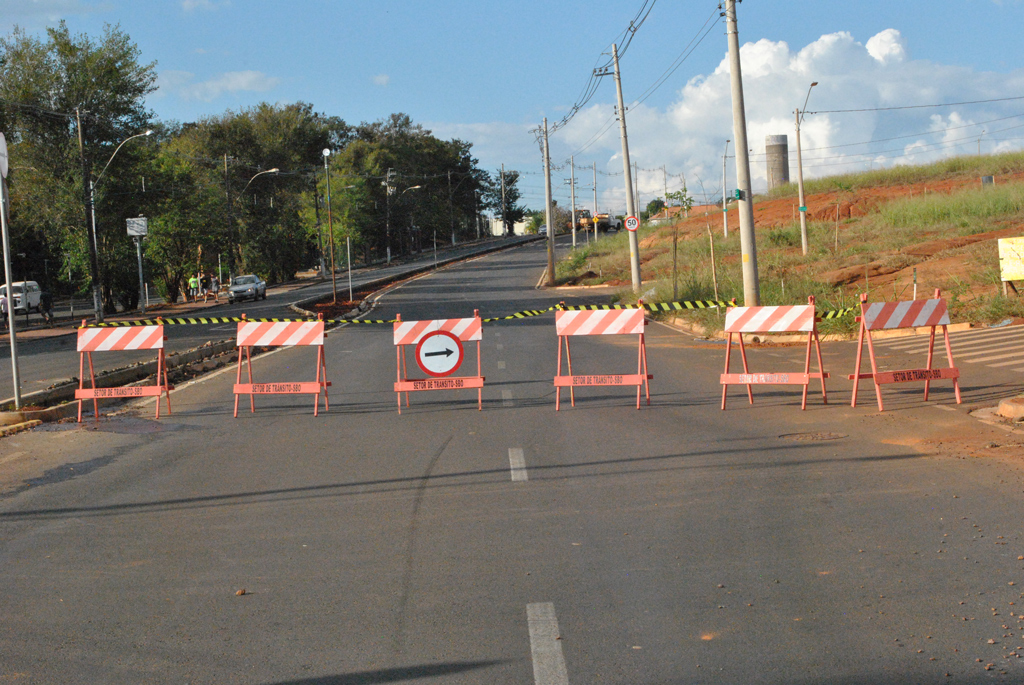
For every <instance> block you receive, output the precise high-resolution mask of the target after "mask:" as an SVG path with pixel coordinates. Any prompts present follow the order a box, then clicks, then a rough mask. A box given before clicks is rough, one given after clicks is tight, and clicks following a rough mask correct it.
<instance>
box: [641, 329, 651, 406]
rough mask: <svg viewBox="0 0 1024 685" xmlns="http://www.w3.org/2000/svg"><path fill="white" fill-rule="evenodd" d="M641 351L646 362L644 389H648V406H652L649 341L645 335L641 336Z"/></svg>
mask: <svg viewBox="0 0 1024 685" xmlns="http://www.w3.org/2000/svg"><path fill="white" fill-rule="evenodd" d="M640 350H641V352H642V353H643V360H644V372H643V373H644V387H645V388H647V406H648V407H649V406H651V382H650V380H649V379H648V378H647V340H646V339H645V338H644V334H643V333H641V334H640Z"/></svg>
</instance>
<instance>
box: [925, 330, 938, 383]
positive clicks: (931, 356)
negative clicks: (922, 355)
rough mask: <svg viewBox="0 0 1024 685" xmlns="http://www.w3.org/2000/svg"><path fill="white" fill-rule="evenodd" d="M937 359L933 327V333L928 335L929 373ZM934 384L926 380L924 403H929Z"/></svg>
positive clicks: (927, 366) (927, 367)
mask: <svg viewBox="0 0 1024 685" xmlns="http://www.w3.org/2000/svg"><path fill="white" fill-rule="evenodd" d="M934 358H935V326H932V330H931V333H929V334H928V364H927V365H926V366H925V368H926V369H928V370H929V371H931V370H932V360H933V359H934ZM931 384H932V382H931V381H930V380H925V382H924V401H925V402H927V401H928V390H929V389H930V388H931Z"/></svg>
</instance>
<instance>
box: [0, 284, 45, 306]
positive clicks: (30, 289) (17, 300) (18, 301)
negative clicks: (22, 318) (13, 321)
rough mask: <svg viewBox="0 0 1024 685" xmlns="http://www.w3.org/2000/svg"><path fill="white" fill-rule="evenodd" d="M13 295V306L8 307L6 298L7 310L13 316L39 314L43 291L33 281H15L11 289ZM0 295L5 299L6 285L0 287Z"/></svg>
mask: <svg viewBox="0 0 1024 685" xmlns="http://www.w3.org/2000/svg"><path fill="white" fill-rule="evenodd" d="M11 290H12V291H13V293H14V306H13V307H12V306H10V304H9V303H10V298H8V309H9V310H10V311H12V312H14V313H15V314H26V313H28V312H40V311H42V310H41V309H40V307H39V304H40V302H41V301H42V298H43V291H42V289H41V288H40V287H39V284H38V283H36V282H35V281H15V282H14V287H12V288H11ZM0 295H3V296H4V297H7V285H0Z"/></svg>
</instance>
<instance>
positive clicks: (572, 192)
mask: <svg viewBox="0 0 1024 685" xmlns="http://www.w3.org/2000/svg"><path fill="white" fill-rule="evenodd" d="M569 197H570V198H572V210H571V211H572V247H573V249H574V250H575V249H576V161H575V158H574V157H572V156H571V155H570V156H569Z"/></svg>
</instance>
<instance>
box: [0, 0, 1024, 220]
mask: <svg viewBox="0 0 1024 685" xmlns="http://www.w3.org/2000/svg"><path fill="white" fill-rule="evenodd" d="M642 10H643V11H645V12H646V10H649V13H647V14H646V20H645V21H644V22H643V23H642V25H640V27H639V29H637V30H636V32H635V34H634V35H633V38H632V41H631V42H630V44H629V47H628V49H627V50H626V51H625V53H624V54H623V55H622V59H621V72H622V87H623V96H624V98H625V102H626V123H627V128H628V132H629V141H630V156H631V158H632V160H633V161H634V162H636V164H637V166H638V168H639V170H640V171H639V174H638V183H639V186H640V194H641V204H646V203H647V202H648V201H649V200H651V199H654V198H655V197H657V196H663V195H664V193H665V188H666V186H667V188H668V191H669V192H673V191H675V190H678V189H679V188H680V187H682V185H683V183H684V182H685V183H686V185H687V187H688V190H689V192H690V193H691V194H693V195H695V196H697V198H698V200H700V199H701V198H702V196H703V195H708V196H714V195H719V196H720V194H721V192H722V162H723V154H724V153H725V154H726V156H727V158H726V160H725V161H726V164H727V184H726V185H727V186H728V187H729V188H733V187H735V183H736V181H735V178H736V171H735V160H734V159H733V158H732V154H733V153H734V150H733V148H732V147H731V146H730V147H728V148H727V147H726V140H731V139H733V138H734V135H733V128H732V127H733V123H732V104H731V96H730V84H729V80H730V76H729V68H728V61H727V44H726V36H725V24H724V21H723V20H722V19H721V18H720V16H719V14H720V11H719V9H718V2H717V1H715V0H700V1H697V0H654V3H653V5H652V4H651V1H650V0H648V1H647V3H646V5H645V2H644V0H589V1H588V2H578V1H576V0H563V1H562V2H554V3H552V2H542V1H540V0H520V1H519V2H516V3H509V2H495V1H493V0H473V1H472V2H470V1H468V0H442V1H441V2H433V3H423V2H409V1H403V0H376V1H374V2H365V1H364V2H355V1H352V0H293V1H292V2H288V3H284V2H279V1H273V0H249V1H245V0H0V31H2V32H3V33H9V32H10V31H11V30H12V29H13V27H14V26H15V25H17V26H20V27H21V28H22V29H24V30H25V31H27V32H29V33H31V34H41V33H43V32H44V31H45V29H46V27H47V26H52V25H54V24H55V23H56V22H58V21H60V20H64V21H66V22H67V24H68V26H69V28H70V29H71V30H72V31H73V32H76V33H80V32H84V33H87V34H90V35H99V34H100V32H101V31H102V30H103V27H104V25H105V24H115V25H119V26H120V27H121V29H122V30H123V31H125V32H126V33H127V34H128V35H129V36H130V37H131V39H132V40H133V41H134V42H135V43H136V44H137V45H138V46H139V48H140V50H141V53H142V59H143V61H145V62H155V63H156V71H157V73H158V75H159V76H158V85H159V89H158V90H157V91H156V92H154V93H153V94H152V95H150V97H149V99H148V106H149V107H150V108H151V109H152V110H153V111H154V113H155V114H156V116H157V117H158V118H160V119H164V120H177V121H181V122H188V121H195V120H197V119H199V118H201V117H203V116H207V115H216V114H221V113H223V112H225V111H227V110H234V111H237V110H239V109H242V108H245V107H250V106H253V105H255V104H257V103H259V102H263V101H267V102H278V103H290V102H296V101H303V102H309V103H312V105H313V106H314V108H315V109H316V110H317V111H320V112H324V113H326V114H330V115H335V116H339V117H341V118H342V119H344V120H345V121H347V122H348V123H350V124H357V123H360V122H364V121H375V120H379V119H383V118H385V117H387V116H388V115H390V114H391V113H393V112H403V113H405V114H408V115H409V116H410V117H412V119H413V120H414V121H415V122H416V123H419V124H422V125H423V126H425V127H426V128H427V129H429V130H431V131H432V132H433V133H434V134H435V135H437V136H438V137H441V138H445V139H449V138H460V139H462V140H466V141H468V142H471V143H473V154H474V155H475V156H476V157H477V158H478V159H479V162H480V165H481V166H482V167H483V168H484V169H487V170H489V171H492V172H494V171H496V170H497V169H498V168H499V167H500V166H501V165H502V164H504V165H505V168H506V169H515V170H517V171H519V172H520V173H521V174H522V177H521V181H520V188H521V190H522V191H523V201H524V203H525V204H527V205H528V206H529V207H531V208H534V209H536V208H541V207H542V206H543V201H544V194H543V174H542V170H543V166H542V158H541V154H540V149H539V146H538V144H537V141H536V138H535V136H534V134H533V133H531V131H532V130H533V129H536V128H537V127H538V126H539V125H540V124H541V122H542V120H543V119H544V118H545V117H546V118H547V119H548V120H549V126H551V127H552V128H556V124H558V123H560V122H561V121H562V120H563V119H564V118H565V117H566V115H567V114H568V113H570V112H571V111H572V110H573V107H574V105H577V104H582V103H580V97H581V95H582V93H583V91H584V89H585V87H586V85H587V83H588V81H589V79H590V77H591V73H592V71H593V69H594V67H595V66H599V65H601V64H604V63H605V62H607V60H608V55H607V53H609V52H610V49H611V44H612V43H613V42H618V43H619V44H620V45H621V43H622V38H623V36H624V34H625V33H626V30H627V28H628V27H629V26H630V22H631V21H632V20H634V19H635V18H636V17H637V16H638V13H641V11H642ZM738 23H739V38H740V42H741V44H742V46H743V47H742V49H741V55H742V73H743V82H744V99H745V103H746V116H747V134H748V143H749V148H750V150H751V154H750V164H751V174H752V178H753V184H754V190H755V191H758V190H763V189H764V188H765V187H766V183H767V171H766V163H765V158H764V151H765V136H767V135H772V134H785V135H788V136H789V146H790V156H791V161H792V165H793V175H794V177H795V156H796V155H795V139H794V121H793V119H794V109H795V108H798V107H802V105H803V102H804V99H805V97H806V96H807V92H808V88H809V86H810V84H811V82H813V81H817V82H818V83H819V85H818V86H817V87H815V88H814V89H813V90H812V91H811V95H810V100H809V102H808V105H807V111H808V114H807V116H806V118H805V119H804V122H803V125H802V128H801V136H802V143H803V152H804V173H805V177H810V178H814V177H819V176H828V175H834V174H838V173H845V172H850V171H859V170H863V169H870V168H880V167H888V166H892V165H896V164H917V163H925V162H930V161H933V160H935V159H940V158H943V157H948V156H951V155H966V154H977V152H978V150H979V145H980V150H981V152H982V153H985V154H988V153H992V152H999V151H1005V150H1018V149H1021V148H1024V51H1022V50H1021V48H1020V30H1021V27H1024V0H929V1H925V0H902V1H897V2H894V1H893V0H858V1H857V2H834V1H833V0H789V1H788V2H777V1H776V2H767V1H766V0H746V1H745V2H742V3H740V4H739V5H738ZM680 57H685V58H684V59H682V60H680V59H679V58H680ZM673 67H674V68H673ZM655 85H657V86H658V87H656V88H654V89H653V90H652V89H651V88H652V86H655ZM1008 98H1018V99H1008ZM997 99H1001V101H999V102H983V103H976V104H969V105H968V104H965V105H956V106H945V107H926V106H924V105H936V104H946V103H960V102H975V101H979V100H997ZM614 102H615V90H614V83H613V80H612V78H611V77H605V78H602V79H600V80H599V81H598V83H597V88H596V91H595V92H594V93H593V96H592V97H591V98H590V99H589V100H588V101H587V102H586V103H585V104H583V106H582V107H580V108H579V110H578V111H576V112H575V114H574V116H572V118H571V120H569V121H568V123H566V124H565V125H564V126H560V127H557V130H556V131H555V132H554V133H553V134H551V136H550V149H551V160H552V164H553V165H554V168H555V171H554V172H553V174H552V185H553V193H554V198H555V199H556V200H558V202H559V203H560V204H567V203H568V202H569V189H570V185H569V181H568V179H569V175H570V173H569V159H570V156H572V158H573V160H574V162H575V165H576V167H577V171H576V187H577V201H578V202H579V203H580V204H582V205H584V206H587V207H589V206H590V205H592V204H593V197H594V195H593V193H594V191H593V186H594V177H595V172H594V167H593V166H592V165H596V172H597V173H596V177H597V190H598V206H599V208H601V209H602V211H607V210H608V209H612V210H613V211H622V208H623V207H624V205H625V200H624V198H625V188H624V181H623V176H622V148H621V142H620V138H619V135H618V126H617V125H616V121H615V114H614V109H613V107H614ZM908 106H915V108H914V109H882V108H893V107H908ZM880 109H882V111H879V110H880ZM835 110H866V111H857V112H836V111H835ZM815 112H817V113H815ZM983 132H984V133H983ZM663 168H664V171H663Z"/></svg>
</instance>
